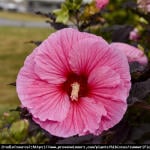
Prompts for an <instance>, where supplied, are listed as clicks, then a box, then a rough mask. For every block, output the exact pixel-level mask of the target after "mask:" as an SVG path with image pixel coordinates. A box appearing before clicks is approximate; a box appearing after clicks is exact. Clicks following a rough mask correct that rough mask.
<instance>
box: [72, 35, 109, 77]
mask: <svg viewBox="0 0 150 150" xmlns="http://www.w3.org/2000/svg"><path fill="white" fill-rule="evenodd" d="M108 47H109V46H108V44H107V43H106V42H104V40H101V39H98V38H97V39H95V38H94V39H93V38H88V39H84V40H82V41H79V42H78V44H76V45H74V46H73V48H72V50H71V52H70V61H69V62H70V67H71V69H72V70H73V71H74V72H75V73H77V74H83V73H84V74H87V75H88V74H89V73H90V72H91V71H92V70H93V69H95V68H96V66H97V65H98V64H99V62H100V61H101V58H102V57H103V55H104V54H105V53H106V51H107V50H108Z"/></svg>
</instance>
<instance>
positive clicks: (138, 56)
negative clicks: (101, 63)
mask: <svg viewBox="0 0 150 150" xmlns="http://www.w3.org/2000/svg"><path fill="white" fill-rule="evenodd" d="M110 47H112V48H113V49H117V50H119V51H123V52H124V53H125V55H126V56H127V58H128V61H129V62H134V61H137V62H139V63H141V64H143V65H145V64H147V63H148V59H147V57H146V55H144V52H143V51H142V50H140V49H138V48H136V47H133V46H130V45H128V44H125V43H119V42H116V43H115V42H114V43H111V44H110Z"/></svg>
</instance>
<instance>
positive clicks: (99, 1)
mask: <svg viewBox="0 0 150 150" xmlns="http://www.w3.org/2000/svg"><path fill="white" fill-rule="evenodd" d="M108 3H109V0H96V7H97V8H100V9H103V8H105V7H106V6H107V5H108Z"/></svg>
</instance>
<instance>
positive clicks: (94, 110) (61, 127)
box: [33, 97, 106, 137]
mask: <svg viewBox="0 0 150 150" xmlns="http://www.w3.org/2000/svg"><path fill="white" fill-rule="evenodd" d="M105 115H106V111H105V109H104V107H103V105H102V104H101V103H95V101H94V100H93V99H91V98H87V97H85V98H81V99H80V100H79V101H78V102H72V103H71V106H70V109H69V113H68V115H67V117H66V119H65V120H64V121H63V122H52V121H49V120H46V121H41V120H39V119H36V118H33V119H34V121H35V122H36V123H38V124H39V125H40V126H41V127H42V128H44V129H45V130H47V131H49V132H50V133H51V134H54V135H56V136H61V137H69V136H73V135H76V134H79V135H84V134H86V133H87V132H88V131H89V132H90V133H93V134H95V131H96V130H97V129H98V128H99V124H100V121H101V117H102V116H105Z"/></svg>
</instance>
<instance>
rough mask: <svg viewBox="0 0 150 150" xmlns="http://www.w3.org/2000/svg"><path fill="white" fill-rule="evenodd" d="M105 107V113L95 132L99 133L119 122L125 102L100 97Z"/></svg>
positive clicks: (124, 110) (123, 112)
mask: <svg viewBox="0 0 150 150" xmlns="http://www.w3.org/2000/svg"><path fill="white" fill-rule="evenodd" d="M101 101H102V102H103V104H104V107H105V109H106V112H107V115H105V116H103V117H102V119H101V123H100V127H99V129H98V130H97V134H100V133H101V132H102V131H104V130H108V129H109V128H112V127H113V126H114V125H116V124H117V123H119V122H120V121H121V119H122V118H123V116H124V114H125V112H126V109H127V103H125V102H122V101H120V102H119V99H118V100H117V102H115V101H108V99H101Z"/></svg>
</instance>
